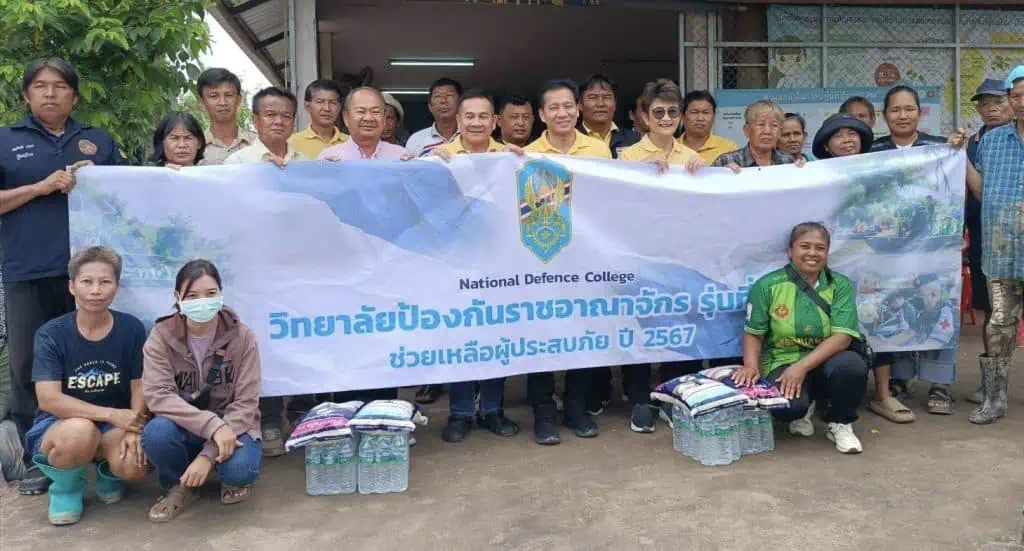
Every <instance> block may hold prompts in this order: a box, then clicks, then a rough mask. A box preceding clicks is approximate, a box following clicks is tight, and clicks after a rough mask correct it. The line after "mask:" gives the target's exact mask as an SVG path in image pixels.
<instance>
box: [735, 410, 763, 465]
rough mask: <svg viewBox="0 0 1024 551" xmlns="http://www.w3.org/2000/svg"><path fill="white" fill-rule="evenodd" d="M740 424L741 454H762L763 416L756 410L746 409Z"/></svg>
mask: <svg viewBox="0 0 1024 551" xmlns="http://www.w3.org/2000/svg"><path fill="white" fill-rule="evenodd" d="M742 415H743V417H742V420H741V422H740V427H741V436H740V454H741V455H752V454H756V453H761V415H760V413H759V412H758V410H756V409H744V410H743V414H742Z"/></svg>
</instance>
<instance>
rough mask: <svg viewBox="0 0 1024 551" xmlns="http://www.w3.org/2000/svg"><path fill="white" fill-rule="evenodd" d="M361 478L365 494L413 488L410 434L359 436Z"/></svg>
mask: <svg viewBox="0 0 1024 551" xmlns="http://www.w3.org/2000/svg"><path fill="white" fill-rule="evenodd" d="M358 456H359V461H358V481H359V493H361V494H387V493H391V492H404V491H406V490H408V489H409V433H407V432H402V433H394V434H363V435H361V436H360V438H359V454H358Z"/></svg>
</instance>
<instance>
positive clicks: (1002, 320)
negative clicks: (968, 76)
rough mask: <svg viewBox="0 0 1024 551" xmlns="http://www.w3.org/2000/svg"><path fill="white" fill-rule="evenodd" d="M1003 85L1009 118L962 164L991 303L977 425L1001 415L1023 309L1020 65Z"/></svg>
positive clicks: (1023, 89) (1023, 96) (1023, 88)
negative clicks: (977, 218)
mask: <svg viewBox="0 0 1024 551" xmlns="http://www.w3.org/2000/svg"><path fill="white" fill-rule="evenodd" d="M1003 88H1004V90H1006V93H1007V97H1008V99H1009V104H1010V107H1011V109H1012V110H1013V117H1014V118H1013V120H1012V121H1011V122H1010V124H1006V125H1003V126H999V127H996V128H992V129H990V130H988V131H987V132H986V133H985V136H984V137H983V138H981V141H980V143H979V144H978V148H977V153H976V154H975V159H974V161H973V162H972V163H969V164H968V166H967V185H968V187H969V188H970V190H971V193H973V194H975V195H976V196H980V197H981V236H982V247H981V255H982V257H981V264H982V269H983V270H984V272H985V275H986V276H987V277H988V288H989V297H990V299H991V302H992V315H991V316H989V318H988V321H987V322H986V323H985V353H984V354H982V355H981V357H980V358H979V361H980V363H981V376H982V379H981V381H982V398H983V402H982V405H981V406H980V407H978V408H977V409H975V410H974V411H973V412H971V415H970V417H969V420H970V422H971V423H974V424H977V425H986V424H989V423H994V422H995V421H996V420H998V419H999V418H1000V417H1003V416H1004V415H1006V409H1007V405H1008V404H1007V397H1006V394H1007V387H1008V385H1009V370H1010V360H1011V358H1012V356H1013V352H1014V349H1015V348H1016V340H1017V324H1018V323H1019V320H1020V316H1021V310H1022V307H1024V304H1022V303H1024V65H1018V66H1017V67H1016V68H1014V69H1013V71H1011V72H1010V74H1009V76H1008V77H1007V78H1006V81H1005V82H1004V86H1003Z"/></svg>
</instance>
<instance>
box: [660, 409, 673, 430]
mask: <svg viewBox="0 0 1024 551" xmlns="http://www.w3.org/2000/svg"><path fill="white" fill-rule="evenodd" d="M658 417H661V420H662V421H664V422H666V423H668V426H670V427H671V426H672V406H671V405H670V404H666V403H662V404H661V405H660V406H658Z"/></svg>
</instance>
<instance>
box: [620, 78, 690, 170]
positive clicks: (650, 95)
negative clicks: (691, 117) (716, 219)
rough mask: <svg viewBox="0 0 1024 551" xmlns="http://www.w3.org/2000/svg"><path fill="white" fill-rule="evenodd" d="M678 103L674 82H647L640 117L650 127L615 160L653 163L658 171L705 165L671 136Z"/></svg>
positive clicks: (679, 96)
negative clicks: (680, 166)
mask: <svg viewBox="0 0 1024 551" xmlns="http://www.w3.org/2000/svg"><path fill="white" fill-rule="evenodd" d="M682 104H683V94H682V92H681V91H680V90H679V86H678V85H677V84H676V83H675V82H672V81H671V80H669V79H667V78H661V79H658V80H656V81H654V82H648V83H647V86H645V87H644V93H643V95H642V96H640V108H641V110H642V111H641V113H640V116H641V117H642V118H643V122H644V124H645V125H646V126H647V128H649V129H650V130H649V131H648V132H647V134H645V135H644V137H643V138H642V139H641V140H640V141H639V142H637V143H636V144H634V145H632V146H630V147H629V148H627V149H626V150H625V151H623V152H622V153H621V154H619V159H621V160H623V161H646V162H653V163H656V164H658V166H659V167H660V168H661V169H662V171H664V170H666V169H667V168H668V166H669V165H682V166H685V167H686V170H688V171H690V172H696V171H697V170H698V169H700V168H703V167H705V166H707V165H706V164H705V163H704V160H703V159H701V158H700V156H699V155H697V152H696V151H694V150H692V149H690V148H689V147H686V146H685V145H683V144H682V143H680V142H679V141H677V140H676V139H675V135H676V131H677V130H679V123H680V121H681V120H682V116H683V109H682Z"/></svg>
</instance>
